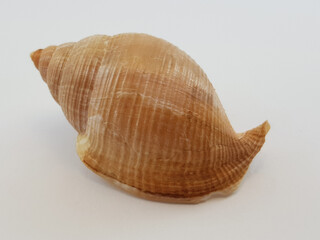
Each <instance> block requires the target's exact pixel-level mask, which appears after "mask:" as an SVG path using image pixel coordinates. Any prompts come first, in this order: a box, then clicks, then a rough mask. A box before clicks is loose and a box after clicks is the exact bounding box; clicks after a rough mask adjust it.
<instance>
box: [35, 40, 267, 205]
mask: <svg viewBox="0 0 320 240" xmlns="http://www.w3.org/2000/svg"><path fill="white" fill-rule="evenodd" d="M31 58H32V60H33V62H34V64H35V66H36V67H37V69H39V71H40V73H41V76H42V78H43V80H44V81H45V82H46V83H47V84H48V87H49V89H50V92H51V94H52V96H53V97H54V99H55V100H56V101H57V102H58V103H59V104H60V106H61V108H62V110H63V112H64V114H65V116H66V118H67V119H68V121H69V122H70V123H71V124H72V126H73V127H74V128H75V129H76V130H77V131H78V132H79V136H78V139H77V152H78V154H79V156H80V158H81V160H82V161H83V162H84V163H85V165H86V166H87V167H89V168H90V169H91V170H92V171H94V172H95V173H97V174H99V175H100V176H102V177H104V178H105V179H108V180H110V181H111V182H112V183H114V184H116V185H117V186H119V187H121V188H122V189H124V190H126V191H128V192H131V193H134V194H136V195H138V196H141V197H144V198H148V199H151V200H157V201H166V202H180V203H197V202H201V201H204V200H206V199H207V198H208V197H210V196H211V195H213V194H214V193H230V192H232V191H233V190H235V189H236V187H237V185H238V184H239V182H240V180H241V179H242V177H243V176H244V174H245V173H246V171H247V169H248V167H249V165H250V163H251V161H252V159H253V157H254V156H255V155H256V154H257V153H258V152H259V150H260V148H261V147H262V145H263V143H264V141H265V135H266V134H267V132H268V130H269V128H270V126H269V124H268V122H265V123H263V124H262V125H260V126H258V127H257V128H254V129H252V130H250V131H247V132H245V133H243V134H237V133H235V131H234V130H233V128H232V126H231V125H230V123H229V120H228V118H227V116H226V114H225V112H224V109H223V107H222V105H221V103H220V101H219V99H218V96H217V94H216V92H215V90H214V88H213V87H212V85H211V83H210V81H209V80H208V78H207V76H206V74H205V73H204V72H203V70H202V69H201V68H200V67H199V66H198V65H197V64H196V63H195V62H194V60H192V59H191V58H190V57H189V56H188V55H187V54H186V53H184V52H183V51H181V50H179V49H178V48H177V47H175V46H173V45H172V44H170V43H168V42H166V41H164V40H162V39H159V38H155V37H152V36H149V35H146V34H120V35H116V36H112V37H110V36H104V35H96V36H92V37H88V38H85V39H83V40H81V41H79V42H76V43H66V44H62V45H59V46H50V47H47V48H45V49H43V50H42V49H39V50H37V51H35V52H33V53H32V54H31Z"/></svg>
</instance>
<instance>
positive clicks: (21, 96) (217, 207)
mask: <svg viewBox="0 0 320 240" xmlns="http://www.w3.org/2000/svg"><path fill="white" fill-rule="evenodd" d="M123 32H144V33H149V34H151V35H155V36H157V37H161V38H164V39H166V40H168V41H170V42H171V43H173V44H175V45H177V46H179V47H180V48H181V49H183V50H184V51H186V52H187V53H188V54H189V55H190V56H191V57H193V58H194V59H195V60H196V61H197V62H198V63H199V65H200V66H202V68H203V69H204V71H205V72H206V73H207V75H208V77H209V79H210V80H211V81H212V84H213V86H214V87H215V88H216V90H217V93H218V95H219V97H220V100H221V102H222V104H223V106H224V108H225V109H226V112H227V114H228V116H229V118H230V121H231V123H232V125H233V126H234V128H235V129H236V130H237V131H238V132H243V131H245V130H248V129H251V128H253V127H255V126H257V125H258V124H260V123H262V122H263V121H264V120H267V119H268V120H269V122H270V124H271V130H270V132H269V134H268V136H267V139H266V144H265V145H264V147H263V148H262V150H261V152H260V153H259V154H258V155H257V156H256V158H255V159H254V160H253V163H252V165H251V166H250V169H249V171H248V173H247V175H246V177H245V178H244V181H243V182H242V184H241V186H240V188H239V190H238V191H237V192H236V193H235V194H234V195H232V196H230V197H228V198H214V199H211V200H209V201H207V202H205V203H202V204H199V205H178V204H164V203H157V202H150V201H146V200H143V199H139V198H136V197H133V196H131V195H128V194H126V193H124V192H121V191H119V190H118V189H116V188H114V187H112V186H110V185H109V184H108V183H106V182H104V181H103V180H102V179H100V178H99V177H98V176H96V175H94V174H93V173H92V172H91V171H90V170H88V169H87V168H86V167H85V166H84V165H83V164H82V162H81V161H80V160H79V158H78V156H77V154H76V151H75V141H76V136H77V133H76V131H75V130H74V129H73V128H72V127H71V126H70V125H69V123H68V122H67V120H66V119H65V117H64V115H63V113H62V111H61V109H60V107H59V106H58V105H57V104H56V103H55V102H54V100H53V98H52V97H51V95H50V93H49V90H48V88H47V86H46V84H45V83H44V82H43V81H42V80H41V77H40V74H39V72H38V71H37V70H36V69H35V67H34V66H33V63H32V62H31V60H30V58H29V54H30V52H32V51H33V50H36V49H38V48H44V47H46V46H48V45H53V44H61V43H64V42H70V41H78V40H80V39H81V38H84V37H87V36H89V35H92V34H98V33H99V34H107V35H113V34H118V33H123ZM0 66H1V67H0V81H1V85H0V114H1V118H0V239H5V240H7V239H33V240H35V239H55V240H56V239H77V240H81V239H142V240H143V239H219V240H220V239H237V240H240V239H246V240H248V239H259V240H261V239H268V240H269V239H308V240H311V239H320V233H319V232H320V174H319V172H320V151H319V149H320V141H319V136H320V131H319V123H320V114H319V102H320V101H319V100H320V98H319V91H320V85H319V81H320V1H319V0H314V1H312V0H309V1H308V0H301V1H294V0H290V1H289V0H288V1H285V0H272V1H270V0H269V1H257V0H252V1H249V0H241V1H193V2H191V1H164V0H161V1H160V0H159V1H137V0H134V1H105V0H104V1H88V2H84V1H66V0H62V1H53V0H52V1H48V2H46V1H34V0H28V1H12V0H10V1H7V0H1V2H0Z"/></svg>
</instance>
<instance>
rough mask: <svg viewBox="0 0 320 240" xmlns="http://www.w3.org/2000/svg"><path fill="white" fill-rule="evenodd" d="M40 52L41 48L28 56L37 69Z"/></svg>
mask: <svg viewBox="0 0 320 240" xmlns="http://www.w3.org/2000/svg"><path fill="white" fill-rule="evenodd" d="M41 52H42V49H38V50H36V51H34V52H32V53H31V54H30V57H31V59H32V61H33V63H34V65H35V66H36V68H37V69H39V68H38V66H39V60H40V55H41Z"/></svg>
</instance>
